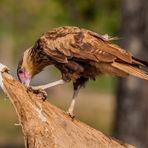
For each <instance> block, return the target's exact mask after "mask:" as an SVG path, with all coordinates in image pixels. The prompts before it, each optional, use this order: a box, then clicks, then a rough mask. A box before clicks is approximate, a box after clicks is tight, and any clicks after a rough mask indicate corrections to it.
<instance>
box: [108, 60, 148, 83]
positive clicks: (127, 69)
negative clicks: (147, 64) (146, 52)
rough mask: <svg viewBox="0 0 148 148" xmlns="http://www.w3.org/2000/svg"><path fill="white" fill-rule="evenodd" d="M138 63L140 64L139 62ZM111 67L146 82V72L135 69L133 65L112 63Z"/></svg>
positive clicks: (147, 77)
mask: <svg viewBox="0 0 148 148" xmlns="http://www.w3.org/2000/svg"><path fill="white" fill-rule="evenodd" d="M139 62H140V63H141V61H139ZM111 65H112V66H113V67H115V68H117V69H119V70H121V71H124V72H126V73H127V74H130V75H133V76H136V77H139V78H141V79H145V80H148V72H146V71H144V70H143V69H141V68H140V67H136V66H134V65H130V64H125V63H118V62H113V63H112V64H111Z"/></svg>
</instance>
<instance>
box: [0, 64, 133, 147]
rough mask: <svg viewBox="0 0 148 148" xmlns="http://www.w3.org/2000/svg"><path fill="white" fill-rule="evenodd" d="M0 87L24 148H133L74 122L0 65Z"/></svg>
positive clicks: (78, 122)
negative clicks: (17, 127)
mask: <svg viewBox="0 0 148 148" xmlns="http://www.w3.org/2000/svg"><path fill="white" fill-rule="evenodd" d="M0 85H1V87H2V89H3V90H4V92H5V93H6V94H7V95H8V97H9V99H10V101H11V103H12V104H13V106H14V108H15V110H16V112H17V115H18V119H19V123H20V125H21V127H22V131H23V134H24V140H25V146H26V148H49V147H52V148H134V147H133V146H131V145H128V144H125V143H121V142H119V141H117V140H115V139H112V138H110V137H107V136H105V135H104V134H102V133H101V132H99V131H97V130H95V129H93V128H91V127H89V126H87V125H86V124H84V123H82V122H80V121H77V120H73V121H72V119H71V118H70V117H69V116H67V114H66V113H64V112H63V111H61V110H60V109H58V108H57V107H55V106H53V105H51V104H50V103H49V102H48V101H47V100H45V101H43V100H42V98H41V97H40V96H39V95H37V94H34V93H32V92H28V91H27V89H26V88H25V87H24V86H23V85H22V84H21V83H19V82H18V81H17V80H15V79H14V78H13V77H12V76H11V75H10V74H9V73H8V69H7V67H5V66H4V65H2V64H0Z"/></svg>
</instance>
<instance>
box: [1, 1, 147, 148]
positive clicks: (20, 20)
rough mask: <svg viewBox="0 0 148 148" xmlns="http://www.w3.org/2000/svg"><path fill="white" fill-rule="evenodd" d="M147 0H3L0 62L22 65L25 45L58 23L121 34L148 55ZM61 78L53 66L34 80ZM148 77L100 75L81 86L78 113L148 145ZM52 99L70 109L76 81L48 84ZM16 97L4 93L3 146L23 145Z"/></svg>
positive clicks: (109, 132)
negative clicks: (84, 86)
mask: <svg viewBox="0 0 148 148" xmlns="http://www.w3.org/2000/svg"><path fill="white" fill-rule="evenodd" d="M147 15H148V1H147V0H31V1H30V0H21V1H20V0H1V1H0V62H1V63H3V64H5V65H7V66H8V67H10V69H11V73H12V74H13V76H14V77H16V68H17V63H18V61H19V58H20V56H21V55H22V53H23V51H24V50H25V49H27V48H28V47H30V46H32V45H33V44H34V42H35V41H36V40H37V38H38V37H39V36H40V35H41V34H42V33H43V32H46V31H47V30H50V29H52V28H55V27H59V26H64V25H72V26H80V27H83V28H87V29H90V30H92V31H95V32H97V33H99V34H102V35H103V34H106V33H107V34H109V35H110V36H112V37H114V36H118V37H119V38H120V39H119V40H118V41H115V43H117V44H119V45H120V46H121V47H122V48H124V49H127V50H129V51H131V52H132V53H133V55H134V56H136V57H138V58H141V59H143V60H147V61H148V17H147ZM59 78H60V74H59V72H58V71H57V70H56V69H55V68H54V67H53V66H51V67H47V68H45V70H44V71H43V72H42V73H40V74H39V75H38V76H36V77H35V78H34V80H33V82H32V84H34V85H38V84H44V83H47V82H52V81H54V80H57V79H59ZM147 89H148V82H146V81H144V80H140V79H138V78H135V77H128V78H126V79H125V78H114V77H109V76H100V77H98V78H97V80H96V81H95V82H92V81H91V82H89V83H88V84H87V86H86V88H85V89H81V91H80V93H79V96H78V98H77V104H76V108H75V113H76V118H77V119H79V120H81V121H83V122H85V123H87V124H88V125H90V126H92V127H94V128H96V129H98V130H100V131H102V132H103V133H105V134H106V135H109V136H114V137H116V138H118V139H120V140H122V141H124V142H127V143H130V144H133V145H135V146H137V147H141V148H147V147H148V91H147ZM48 95H49V97H48V98H49V99H48V100H49V101H50V102H51V103H52V104H55V105H56V106H58V107H60V108H61V109H63V110H65V111H66V110H67V108H68V106H69V104H70V101H71V100H70V98H71V95H72V85H71V84H66V85H63V86H57V87H54V88H51V89H49V90H48ZM15 123H18V120H17V116H16V113H15V110H14V108H13V107H12V105H11V103H10V101H9V100H8V98H7V97H6V96H4V94H3V93H2V91H1V94H0V148H9V147H10V148H13V147H14V148H23V147H24V146H23V136H22V133H21V128H20V127H19V126H16V125H15Z"/></svg>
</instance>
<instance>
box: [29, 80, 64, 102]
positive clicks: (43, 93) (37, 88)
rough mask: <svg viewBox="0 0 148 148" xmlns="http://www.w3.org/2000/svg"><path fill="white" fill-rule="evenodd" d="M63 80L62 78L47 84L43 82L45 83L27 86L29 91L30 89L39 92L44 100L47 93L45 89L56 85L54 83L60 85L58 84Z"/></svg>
mask: <svg viewBox="0 0 148 148" xmlns="http://www.w3.org/2000/svg"><path fill="white" fill-rule="evenodd" d="M64 83H65V81H64V80H62V79H61V80H58V81H55V82H52V83H49V84H45V85H40V86H30V87H28V90H29V91H32V92H34V93H36V94H40V95H41V96H42V98H43V100H46V98H47V93H46V91H45V89H47V88H50V87H53V86H56V85H60V84H64Z"/></svg>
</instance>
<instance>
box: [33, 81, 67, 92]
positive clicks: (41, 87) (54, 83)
mask: <svg viewBox="0 0 148 148" xmlns="http://www.w3.org/2000/svg"><path fill="white" fill-rule="evenodd" d="M64 83H65V81H64V80H62V79H61V80H58V81H54V82H51V83H48V84H45V85H40V86H31V88H32V89H34V90H38V89H43V90H45V89H47V88H50V87H53V86H56V85H60V84H64Z"/></svg>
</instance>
